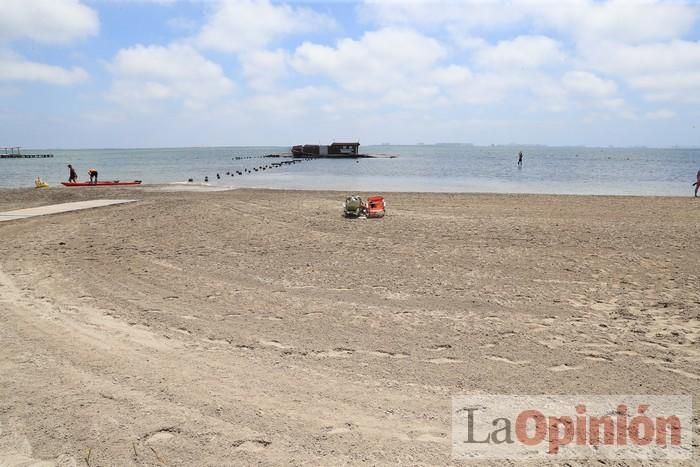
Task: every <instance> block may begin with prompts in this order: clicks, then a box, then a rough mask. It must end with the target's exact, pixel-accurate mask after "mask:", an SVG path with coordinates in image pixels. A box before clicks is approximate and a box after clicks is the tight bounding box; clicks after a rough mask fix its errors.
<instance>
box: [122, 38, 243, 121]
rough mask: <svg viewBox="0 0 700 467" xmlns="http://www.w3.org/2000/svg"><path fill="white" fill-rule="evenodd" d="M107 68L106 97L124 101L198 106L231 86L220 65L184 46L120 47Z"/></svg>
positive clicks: (222, 93)
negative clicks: (109, 77) (109, 78)
mask: <svg viewBox="0 0 700 467" xmlns="http://www.w3.org/2000/svg"><path fill="white" fill-rule="evenodd" d="M108 69H109V70H110V71H111V72H112V74H113V75H114V82H113V85H112V89H111V91H110V93H109V97H110V98H111V99H113V100H115V101H117V102H120V103H123V104H136V105H138V104H143V103H147V102H149V101H158V100H169V99H175V100H181V101H182V102H184V104H185V106H187V107H189V108H201V107H203V106H204V105H206V104H207V103H209V102H211V101H212V100H214V99H218V98H222V97H225V96H227V95H229V94H230V93H231V92H232V91H233V89H234V83H233V82H232V81H231V80H229V79H228V78H227V77H226V76H225V75H224V72H223V70H222V69H221V66H219V65H218V64H216V63H213V62H211V61H209V60H207V59H206V58H205V57H203V56H202V55H200V54H199V53H198V52H197V51H196V50H194V49H193V48H192V47H190V46H187V45H180V44H172V45H169V46H167V47H161V46H143V45H137V46H134V47H131V48H128V49H122V50H120V51H119V52H118V53H117V55H116V57H115V58H114V60H113V61H112V63H111V64H109V66H108Z"/></svg>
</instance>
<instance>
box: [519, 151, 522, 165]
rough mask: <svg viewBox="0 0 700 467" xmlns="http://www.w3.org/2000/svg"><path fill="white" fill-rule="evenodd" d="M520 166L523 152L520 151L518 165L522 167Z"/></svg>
mask: <svg viewBox="0 0 700 467" xmlns="http://www.w3.org/2000/svg"><path fill="white" fill-rule="evenodd" d="M522 166H523V152H522V151H520V153H519V154H518V167H522Z"/></svg>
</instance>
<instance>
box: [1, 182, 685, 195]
mask: <svg viewBox="0 0 700 467" xmlns="http://www.w3.org/2000/svg"><path fill="white" fill-rule="evenodd" d="M57 188H58V189H60V190H68V191H71V192H77V191H82V192H90V191H91V192H92V193H99V192H100V191H104V190H116V191H119V190H142V191H144V192H162V193H168V192H173V193H175V192H179V193H187V192H191V193H215V192H225V191H241V190H247V191H262V192H264V191H271V192H307V193H339V194H358V193H360V194H361V193H365V194H366V193H376V194H382V193H389V194H392V195H455V196H456V195H459V196H484V195H489V196H553V197H557V196H562V197H582V198H588V197H591V198H608V197H610V198H654V199H656V198H662V199H663V198H669V199H687V198H691V199H692V198H695V197H694V196H693V192H692V190H689V194H688V195H687V196H683V195H665V194H609V193H548V192H513V191H511V192H500V191H411V190H401V191H394V190H386V189H385V190H367V189H356V190H342V189H318V188H286V187H279V188H278V187H255V186H231V185H216V184H205V183H198V182H192V183H190V182H171V183H142V184H140V185H138V186H124V187H106V186H105V187H102V186H101V187H65V186H62V185H60V184H57V185H51V186H50V187H49V188H41V189H37V188H34V187H0V194H3V193H6V194H11V193H20V192H23V193H24V192H27V193H28V192H40V191H45V192H49V191H52V190H56V189H57ZM79 188H85V189H84V190H79Z"/></svg>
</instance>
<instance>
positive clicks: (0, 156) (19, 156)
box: [0, 154, 53, 159]
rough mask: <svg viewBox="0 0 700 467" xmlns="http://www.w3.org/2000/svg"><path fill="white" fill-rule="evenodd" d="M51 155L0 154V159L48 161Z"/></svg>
mask: <svg viewBox="0 0 700 467" xmlns="http://www.w3.org/2000/svg"><path fill="white" fill-rule="evenodd" d="M51 157H53V154H0V159H49V158H51Z"/></svg>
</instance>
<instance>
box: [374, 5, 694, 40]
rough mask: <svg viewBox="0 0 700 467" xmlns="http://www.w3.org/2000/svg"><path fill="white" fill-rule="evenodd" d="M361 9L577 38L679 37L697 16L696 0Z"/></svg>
mask: <svg viewBox="0 0 700 467" xmlns="http://www.w3.org/2000/svg"><path fill="white" fill-rule="evenodd" d="M360 11H361V13H362V14H363V15H364V16H365V17H367V18H369V19H372V20H374V21H376V22H378V23H380V24H403V25H408V26H412V25H415V26H425V25H452V26H454V25H458V26H460V27H461V28H462V29H463V30H468V31H472V30H489V29H494V28H503V27H504V26H508V25H513V24H528V23H535V24H537V25H538V26H540V27H544V28H555V29H557V30H559V32H560V33H562V34H564V35H567V36H572V37H574V38H576V39H578V40H593V41H598V40H616V41H621V42H628V43H636V42H643V41H654V40H664V39H672V38H676V37H679V36H682V35H683V34H685V33H688V32H689V31H690V30H691V29H692V27H693V25H694V23H695V22H696V21H697V19H698V16H699V15H700V9H699V8H698V5H697V4H696V3H694V2H691V1H687V0H686V1H684V0H678V1H665V0H609V1H598V0H566V1H559V2H556V1H552V0H518V1H514V0H461V1H453V0H431V1H424V0H407V1H398V0H366V1H365V2H364V4H363V5H362V7H361V9H360Z"/></svg>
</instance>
